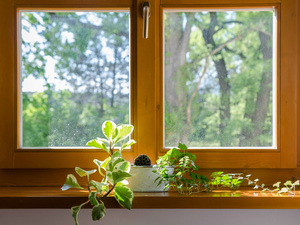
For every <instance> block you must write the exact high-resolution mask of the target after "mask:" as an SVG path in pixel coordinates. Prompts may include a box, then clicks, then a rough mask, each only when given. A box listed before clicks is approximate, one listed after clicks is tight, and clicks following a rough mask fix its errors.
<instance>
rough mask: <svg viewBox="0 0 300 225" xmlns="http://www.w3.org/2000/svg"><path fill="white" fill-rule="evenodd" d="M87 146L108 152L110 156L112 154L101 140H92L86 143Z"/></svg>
mask: <svg viewBox="0 0 300 225" xmlns="http://www.w3.org/2000/svg"><path fill="white" fill-rule="evenodd" d="M86 145H87V146H90V147H95V148H100V149H102V150H104V151H106V152H107V153H108V154H110V152H109V149H108V148H107V147H106V145H105V144H104V142H103V141H100V140H98V139H97V140H95V139H94V140H90V141H89V142H88V143H86Z"/></svg>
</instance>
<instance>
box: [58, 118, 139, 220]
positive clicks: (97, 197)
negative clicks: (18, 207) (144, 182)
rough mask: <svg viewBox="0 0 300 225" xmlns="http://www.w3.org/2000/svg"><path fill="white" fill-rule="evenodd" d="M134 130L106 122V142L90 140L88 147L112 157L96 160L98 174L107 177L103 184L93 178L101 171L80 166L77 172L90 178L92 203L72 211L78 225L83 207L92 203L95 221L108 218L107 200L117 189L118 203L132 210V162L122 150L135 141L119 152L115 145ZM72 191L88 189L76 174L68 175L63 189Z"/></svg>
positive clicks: (104, 140)
mask: <svg viewBox="0 0 300 225" xmlns="http://www.w3.org/2000/svg"><path fill="white" fill-rule="evenodd" d="M132 131H133V126H132V125H129V124H122V125H120V126H117V125H116V124H115V123H114V122H112V121H109V120H107V121H105V122H104V123H103V124H102V132H103V134H104V136H105V137H106V139H103V138H96V139H93V140H90V141H89V142H88V143H87V144H86V145H87V146H91V147H95V148H98V149H101V150H104V151H106V152H107V153H108V155H109V157H107V158H106V159H105V160H103V161H100V160H98V159H95V160H94V163H95V164H96V165H97V166H98V172H99V173H100V175H101V176H102V177H103V178H102V180H101V182H99V181H95V180H90V175H91V174H93V173H95V172H97V169H94V170H90V171H86V170H84V169H81V168H79V167H76V168H75V172H76V173H77V174H78V175H79V176H80V177H86V178H87V190H88V191H89V196H88V200H87V201H86V202H84V203H82V204H81V205H79V206H74V207H72V208H71V213H72V217H73V218H74V220H75V224H76V225H78V224H79V223H78V213H79V210H80V209H81V207H82V206H84V205H86V204H88V203H90V204H91V205H92V207H93V208H92V219H93V220H94V221H95V220H100V219H101V218H103V217H104V216H105V213H106V212H105V205H104V203H103V201H102V200H103V199H104V198H105V197H107V196H108V195H109V194H110V193H111V192H112V191H113V190H114V197H115V199H116V200H117V201H118V203H119V204H120V205H121V206H123V207H124V208H126V209H131V205H132V200H133V192H132V190H131V189H130V188H129V187H127V185H126V184H127V183H128V182H127V181H126V178H128V177H131V176H132V175H131V174H130V163H129V162H128V161H126V160H125V159H123V157H122V151H123V150H124V149H125V148H127V147H129V146H131V145H133V144H135V141H134V140H132V139H131V140H129V141H128V142H126V143H124V144H123V145H122V146H121V147H120V148H119V149H118V150H117V151H116V150H115V146H116V144H117V143H119V142H120V141H123V140H124V139H126V138H127V137H129V136H130V134H131V133H132ZM70 188H77V189H84V188H83V187H82V186H80V185H79V184H78V182H77V179H76V177H75V176H74V175H73V174H69V175H68V176H67V179H66V182H65V184H64V185H63V186H62V188H61V189H62V190H63V191H65V190H68V189H70Z"/></svg>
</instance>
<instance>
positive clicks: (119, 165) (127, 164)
mask: <svg viewBox="0 0 300 225" xmlns="http://www.w3.org/2000/svg"><path fill="white" fill-rule="evenodd" d="M130 168H131V166H130V162H128V161H123V162H119V163H117V164H116V165H115V167H114V170H122V171H125V172H127V173H129V172H130Z"/></svg>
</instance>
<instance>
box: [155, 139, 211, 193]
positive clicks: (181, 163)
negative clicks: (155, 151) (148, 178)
mask: <svg viewBox="0 0 300 225" xmlns="http://www.w3.org/2000/svg"><path fill="white" fill-rule="evenodd" d="M178 148H179V149H177V148H172V149H171V150H169V151H168V152H167V153H166V154H165V155H164V156H161V157H159V159H158V160H157V168H156V170H153V172H154V173H159V174H160V175H161V176H160V177H158V178H157V182H158V185H160V184H161V183H162V182H166V186H165V188H170V189H171V190H175V191H178V192H179V193H180V194H186V193H187V194H192V193H196V192H201V191H209V190H210V186H209V180H208V178H207V177H205V176H203V175H199V174H197V173H195V171H197V170H198V169H199V166H196V165H195V161H196V155H194V154H191V153H189V152H188V151H187V149H188V148H187V146H186V145H184V144H181V143H179V145H178ZM169 167H174V172H173V173H172V174H169V169H168V168H169Z"/></svg>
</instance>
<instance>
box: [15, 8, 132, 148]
mask: <svg viewBox="0 0 300 225" xmlns="http://www.w3.org/2000/svg"><path fill="white" fill-rule="evenodd" d="M19 17H20V20H21V37H20V39H22V47H21V52H22V61H21V62H22V66H20V68H22V70H21V74H20V76H21V77H22V79H21V80H22V87H21V89H22V102H21V103H22V104H21V105H22V107H20V111H22V118H21V122H20V124H19V125H20V128H19V130H20V133H21V134H22V135H21V136H20V139H21V140H20V144H19V146H20V148H21V149H24V148H32V147H35V148H38V147H39V148H41V147H51V148H53V147H54V148H55V147H82V146H85V144H86V142H87V140H89V139H90V138H91V137H98V136H99V135H100V134H99V130H100V127H99V125H100V121H105V120H107V119H111V120H113V121H115V122H117V123H129V121H130V114H129V103H130V95H129V92H130V79H129V78H130V72H129V68H130V65H129V61H130V55H129V52H130V51H129V43H130V40H129V27H130V23H129V11H115V12H114V11H110V12H103V11H102V12H101V11H99V12H97V11H95V12H83V11H74V12H67V11H66V12H62V11H52V12H51V11H49V12H47V11H34V12H31V11H22V10H20V11H19ZM20 41H21V40H20ZM19 45H20V44H19Z"/></svg>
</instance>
